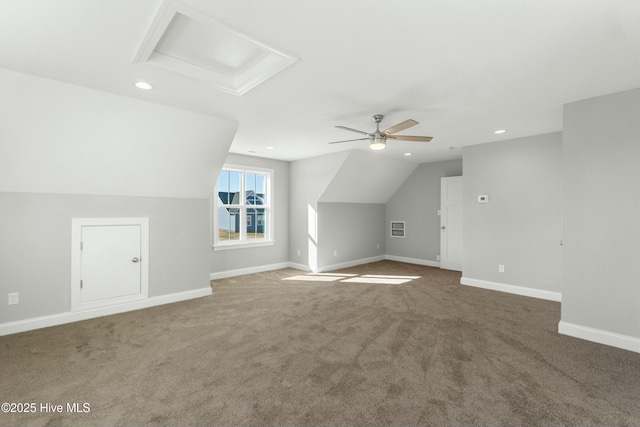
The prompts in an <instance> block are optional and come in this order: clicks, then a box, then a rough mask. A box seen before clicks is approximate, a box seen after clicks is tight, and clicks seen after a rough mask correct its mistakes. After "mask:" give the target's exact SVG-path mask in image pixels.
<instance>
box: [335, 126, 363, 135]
mask: <svg viewBox="0 0 640 427" xmlns="http://www.w3.org/2000/svg"><path fill="white" fill-rule="evenodd" d="M336 127H337V128H340V129H344V130H349V131H351V132H357V133H361V134H363V135H367V136H369V134H368V133H367V132H363V131H361V130H358V129H352V128H348V127H346V126H336Z"/></svg>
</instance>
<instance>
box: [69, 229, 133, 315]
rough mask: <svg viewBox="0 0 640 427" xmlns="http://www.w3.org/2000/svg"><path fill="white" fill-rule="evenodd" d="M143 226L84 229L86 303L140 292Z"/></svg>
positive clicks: (83, 262)
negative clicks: (141, 229) (141, 228)
mask: <svg viewBox="0 0 640 427" xmlns="http://www.w3.org/2000/svg"><path fill="white" fill-rule="evenodd" d="M140 234H141V233H140V226H139V225H107V226H84V227H82V248H81V252H82V261H81V263H82V273H81V274H82V276H81V279H80V280H82V286H81V287H80V289H81V292H80V295H81V296H80V301H81V302H82V303H86V302H90V301H98V300H102V299H106V298H114V297H121V296H126V295H133V294H139V293H140V271H141V269H140V266H141V258H142V255H141V253H140Z"/></svg>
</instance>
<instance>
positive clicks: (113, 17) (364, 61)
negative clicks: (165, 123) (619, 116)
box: [0, 0, 640, 162]
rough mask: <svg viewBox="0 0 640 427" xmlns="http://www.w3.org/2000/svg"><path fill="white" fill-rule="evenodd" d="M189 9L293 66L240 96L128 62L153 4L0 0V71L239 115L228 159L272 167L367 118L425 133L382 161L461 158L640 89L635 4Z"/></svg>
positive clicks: (222, 5) (431, 1) (524, 1)
mask: <svg viewBox="0 0 640 427" xmlns="http://www.w3.org/2000/svg"><path fill="white" fill-rule="evenodd" d="M185 3H188V4H189V5H190V6H192V7H194V8H196V9H198V10H200V11H201V12H203V13H205V14H207V15H209V16H211V17H212V18H214V19H216V20H218V21H221V22H222V23H224V24H226V25H228V26H230V27H231V28H235V29H236V30H238V31H240V32H242V33H245V34H247V35H249V36H251V37H252V38H254V39H257V40H259V41H262V42H264V43H266V44H268V45H269V46H272V47H275V48H277V49H281V50H282V51H284V52H287V53H288V54H291V55H293V56H295V57H297V58H299V59H298V61H297V62H295V63H294V64H293V65H291V66H290V67H289V68H287V69H285V70H284V71H282V72H280V73H279V74H277V75H275V76H274V77H272V78H270V79H268V80H267V81H266V82H264V83H262V84H261V85H259V86H257V87H256V88H254V89H252V90H250V91H249V92H247V93H246V94H244V95H242V96H236V95H232V94H228V93H224V92H221V91H219V90H217V89H215V88H214V87H212V86H211V85H209V84H207V83H203V82H199V81H197V80H194V79H190V78H188V77H184V76H181V75H178V74H175V73H173V72H171V71H169V70H165V69H162V68H158V67H156V66H153V65H152V64H149V63H134V56H135V54H136V52H137V51H138V49H139V48H140V46H141V44H142V42H143V39H144V38H145V36H146V34H147V31H148V30H149V28H150V26H151V23H152V21H153V19H154V16H155V14H156V12H157V11H158V10H159V8H160V5H161V0H135V1H132V0H55V1H51V0H2V2H0V67H2V68H7V69H11V70H15V71H20V72H23V73H28V74H33V75H37V76H42V77H47V78H51V79H55V80H60V81H63V82H68V83H72V84H76V85H80V86H85V87H89V88H94V89H97V90H101V91H106V92H112V93H117V94H121V95H124V96H128V97H133V98H139V99H144V100H149V101H152V102H155V103H160V104H166V105H171V106H174V107H179V108H183V109H186V110H190V111H195V112H199V113H204V114H210V115H214V116H217V117H222V118H227V119H233V120H236V121H238V122H239V123H240V125H239V130H238V133H237V135H236V137H235V140H234V142H233V144H232V146H231V151H232V152H234V153H239V154H253V155H257V156H261V157H268V158H276V159H282V160H295V159H301V158H307V157H312V156H317V155H321V154H326V153H330V152H336V151H342V150H347V149H353V148H362V149H366V146H367V144H366V141H357V142H350V143H344V144H334V145H329V144H328V142H330V141H336V140H343V139H350V138H357V137H358V135H357V134H353V133H350V132H347V131H344V130H340V129H336V128H334V126H335V125H343V126H348V127H352V128H356V129H362V130H365V131H372V130H373V129H374V128H375V126H374V124H373V121H372V119H371V116H372V115H373V114H376V113H382V114H385V116H386V117H385V119H384V121H383V123H382V126H381V127H382V129H385V128H386V127H389V126H391V125H394V124H396V123H398V122H401V121H403V120H405V119H408V118H412V119H415V120H417V121H418V122H420V124H419V125H417V126H415V127H413V128H411V129H408V130H406V131H404V132H403V133H405V134H409V135H430V136H433V137H434V140H433V141H432V142H430V143H415V142H413V143H411V142H401V141H390V142H388V144H387V149H386V150H385V151H383V152H380V153H379V154H380V155H383V156H391V157H396V158H403V156H402V154H403V153H404V152H407V151H410V152H412V153H413V156H412V157H411V158H410V159H411V160H412V161H415V162H427V161H436V160H444V159H451V158H459V157H460V156H461V150H460V149H459V148H460V147H462V146H464V145H469V144H477V143H483V142H489V141H496V140H501V139H511V138H515V137H521V136H527V135H534V134H541V133H547V132H554V131H559V130H561V128H562V105H563V104H565V103H569V102H573V101H578V100H582V99H586V98H590V97H595V96H600V95H605V94H609V93H614V92H619V91H623V90H628V89H632V88H637V87H640V1H638V0H483V1H479V0H456V1H452V0H393V1H391V0H384V1H383V0H366V1H365V0H349V1H345V0H340V1H338V0H322V1H320V0H309V1H300V0H269V1H251V0H185ZM137 80H145V81H148V82H150V83H151V84H153V85H154V87H155V89H154V90H152V91H146V92H145V91H140V90H139V89H136V88H135V87H134V86H133V83H134V82H135V81H137ZM499 128H506V129H508V132H507V133H506V134H504V135H501V136H498V135H494V134H493V131H494V130H495V129H499ZM212 143H215V141H212ZM268 146H270V147H274V148H273V149H267V148H266V147H268ZM449 147H454V149H453V150H446V148H449ZM252 152H253V153H252ZM404 159H405V160H407V158H404Z"/></svg>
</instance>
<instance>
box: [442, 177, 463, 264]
mask: <svg viewBox="0 0 640 427" xmlns="http://www.w3.org/2000/svg"><path fill="white" fill-rule="evenodd" d="M440 268H444V269H447V270H456V271H462V177H461V176H453V177H446V178H441V181H440Z"/></svg>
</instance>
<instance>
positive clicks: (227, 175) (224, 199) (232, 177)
mask: <svg viewBox="0 0 640 427" xmlns="http://www.w3.org/2000/svg"><path fill="white" fill-rule="evenodd" d="M240 177H241V173H240V172H233V171H228V170H223V171H222V172H220V175H219V176H218V202H219V203H220V204H223V205H230V204H234V205H238V204H240V203H241V200H240V194H239V193H240Z"/></svg>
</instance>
